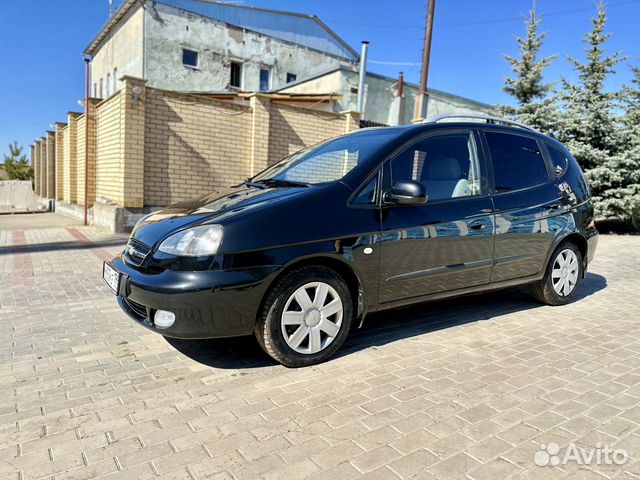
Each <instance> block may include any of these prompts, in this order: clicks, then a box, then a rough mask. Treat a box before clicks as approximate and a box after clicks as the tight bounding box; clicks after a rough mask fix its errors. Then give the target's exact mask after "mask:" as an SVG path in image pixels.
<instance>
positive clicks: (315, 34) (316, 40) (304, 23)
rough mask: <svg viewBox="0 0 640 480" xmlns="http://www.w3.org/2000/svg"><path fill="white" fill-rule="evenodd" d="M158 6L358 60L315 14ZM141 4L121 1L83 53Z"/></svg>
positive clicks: (193, 4)
mask: <svg viewBox="0 0 640 480" xmlns="http://www.w3.org/2000/svg"><path fill="white" fill-rule="evenodd" d="M157 3H159V4H162V5H166V6H169V7H173V8H177V9H180V10H184V11H187V12H191V13H194V14H196V15H201V16H203V17H207V18H211V19H214V20H218V21H220V22H224V23H227V24H230V25H234V26H237V27H240V28H245V29H247V30H252V31H255V32H258V33H262V34H264V35H268V36H270V37H273V38H277V39H280V40H283V41H286V42H291V43H295V44H297V45H302V46H304V47H307V48H310V49H313V50H319V51H321V52H326V53H328V54H331V55H334V56H337V57H340V58H344V59H346V60H349V61H352V62H356V61H358V59H359V55H358V52H356V51H355V50H354V49H353V48H351V47H350V46H349V45H348V44H347V43H346V42H345V41H344V40H342V39H341V38H340V37H339V36H338V35H337V34H336V33H335V32H334V31H333V30H331V29H330V28H329V27H328V26H327V25H325V24H324V23H323V22H322V21H321V20H320V19H319V18H318V17H316V16H314V15H306V14H302V13H293V12H284V11H279V10H270V9H266V8H257V7H247V6H243V5H235V4H229V3H221V2H215V1H207V0H157ZM142 4H144V2H143V1H142V0H124V1H123V2H122V4H121V5H120V8H118V9H117V10H116V12H115V13H114V15H113V16H112V17H111V18H110V19H109V21H107V23H106V25H105V26H104V27H103V28H102V29H101V30H100V32H99V33H98V35H97V36H96V37H95V38H94V39H93V41H92V42H91V43H90V44H89V46H87V48H86V49H85V53H89V54H93V53H94V52H95V51H96V49H97V48H99V46H100V44H101V43H102V41H103V40H104V39H105V38H107V36H108V35H109V34H110V32H111V30H112V29H114V28H115V27H116V26H117V24H118V23H119V22H120V21H121V20H122V19H123V18H124V17H125V16H126V15H127V13H129V11H131V9H132V8H134V7H140V6H141V5H142Z"/></svg>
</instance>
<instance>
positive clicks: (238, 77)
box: [229, 62, 242, 88]
mask: <svg viewBox="0 0 640 480" xmlns="http://www.w3.org/2000/svg"><path fill="white" fill-rule="evenodd" d="M229 85H230V86H231V87H232V88H242V64H241V63H238V62H231V78H230V80H229Z"/></svg>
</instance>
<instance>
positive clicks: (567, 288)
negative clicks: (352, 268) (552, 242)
mask: <svg viewBox="0 0 640 480" xmlns="http://www.w3.org/2000/svg"><path fill="white" fill-rule="evenodd" d="M583 274H584V264H583V261H582V254H581V253H580V249H579V248H578V247H577V246H576V245H575V244H573V243H571V242H564V243H562V244H560V245H559V246H558V247H557V248H556V249H555V250H554V252H553V254H552V255H551V257H550V259H549V263H548V265H547V269H546V272H545V274H544V277H543V278H542V280H540V281H538V282H535V283H532V284H531V286H530V288H531V293H532V294H533V296H534V298H535V299H536V300H538V301H539V302H541V303H544V304H546V305H553V306H556V305H566V304H567V303H570V302H572V301H573V300H574V299H575V297H576V295H577V292H578V289H579V287H580V283H581V282H582V276H583ZM574 278H575V282H573V281H572V279H574ZM566 281H568V283H566Z"/></svg>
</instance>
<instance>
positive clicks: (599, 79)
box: [559, 3, 624, 195]
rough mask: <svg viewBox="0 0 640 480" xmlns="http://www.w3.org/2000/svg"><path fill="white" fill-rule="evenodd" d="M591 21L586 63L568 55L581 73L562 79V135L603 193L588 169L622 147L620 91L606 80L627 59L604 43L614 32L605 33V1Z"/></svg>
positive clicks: (600, 191)
mask: <svg viewBox="0 0 640 480" xmlns="http://www.w3.org/2000/svg"><path fill="white" fill-rule="evenodd" d="M592 23H593V28H592V30H591V32H589V33H587V34H586V38H584V39H583V40H582V42H583V43H584V44H585V45H586V46H585V49H584V50H585V54H586V58H585V61H584V63H581V62H580V61H578V60H576V59H574V58H572V57H567V58H568V60H569V61H570V62H571V63H572V64H573V66H574V68H575V70H576V71H577V72H578V81H577V83H575V84H572V83H570V82H569V81H567V80H565V79H563V90H564V91H563V93H562V95H561V98H562V103H563V114H562V115H561V116H560V117H559V120H560V121H561V122H560V125H559V127H560V128H559V136H560V140H561V141H563V142H565V143H566V145H567V147H568V148H569V150H570V151H571V153H572V154H573V155H574V156H575V157H576V160H578V163H579V164H580V166H581V167H582V169H583V170H585V171H586V172H587V176H588V177H589V178H590V180H591V186H592V188H593V190H594V193H595V194H596V195H600V194H602V190H601V189H600V188H599V186H598V179H597V178H594V177H593V175H591V174H589V171H590V170H591V169H594V168H595V167H598V166H601V165H603V164H604V163H605V161H606V160H607V158H608V157H609V156H611V155H615V154H617V153H618V150H619V145H620V138H619V136H618V133H617V128H616V127H617V125H616V122H617V119H616V116H615V114H614V108H615V101H616V99H617V94H616V93H615V92H608V91H605V82H606V80H607V78H608V77H609V76H610V75H612V74H613V73H615V70H614V67H615V66H616V65H617V64H618V63H620V62H621V61H623V60H624V58H623V57H622V56H621V54H620V53H619V52H616V53H613V54H611V55H607V54H606V52H605V49H604V43H605V42H606V41H607V40H608V39H609V37H610V36H611V34H609V33H605V27H606V23H607V14H606V11H605V8H604V5H603V4H602V3H600V4H598V11H597V15H596V16H595V17H594V18H593V19H592Z"/></svg>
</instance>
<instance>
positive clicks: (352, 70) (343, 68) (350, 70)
mask: <svg viewBox="0 0 640 480" xmlns="http://www.w3.org/2000/svg"><path fill="white" fill-rule="evenodd" d="M336 72H348V73H358V70H357V69H356V68H350V67H348V66H345V65H340V66H337V67H332V68H330V69H328V70H325V71H324V72H320V73H318V74H317V75H313V76H312V77H307V78H303V79H302V80H298V81H296V82H291V83H287V84H286V85H284V86H282V87H280V88H277V89H274V90H272V92H281V93H285V91H286V90H287V89H289V88H291V87H295V86H297V85H303V84H305V83H307V82H311V81H313V80H317V79H318V78H321V77H325V76H327V75H331V74H332V73H336ZM368 77H371V78H377V79H380V80H387V81H389V82H397V81H398V79H397V78H393V77H388V76H386V75H381V74H379V73H373V72H367V78H368ZM404 84H405V86H407V87H412V88H415V89H418V88H419V86H418V84H417V83H412V82H407V81H406V80H405V82H404ZM427 91H428V92H429V93H435V94H437V95H442V96H445V97H450V98H452V99H457V100H462V101H465V102H469V103H475V104H476V105H478V106H481V107H484V108H488V109H489V108H493V105H490V104H488V103H485V102H480V101H478V100H473V99H472V98H467V97H462V96H460V95H456V94H453V93H449V92H444V91H442V90H437V89H435V88H427ZM326 93H327V94H328V93H336V92H326Z"/></svg>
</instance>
